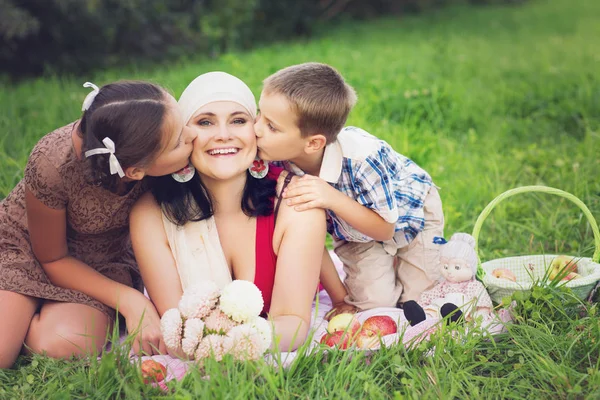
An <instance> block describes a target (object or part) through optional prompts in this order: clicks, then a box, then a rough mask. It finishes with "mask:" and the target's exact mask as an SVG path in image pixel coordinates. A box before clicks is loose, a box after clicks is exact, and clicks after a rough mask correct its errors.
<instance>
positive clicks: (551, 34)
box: [0, 0, 600, 399]
mask: <svg viewBox="0 0 600 400" xmlns="http://www.w3.org/2000/svg"><path fill="white" fill-rule="evenodd" d="M599 20H600V3H598V2H596V1H593V0H580V1H577V2H571V1H567V0H548V1H531V2H528V3H526V4H525V5H523V6H512V7H483V8H471V7H456V8H449V9H444V10H442V11H440V12H436V13H430V14H426V15H422V16H415V17H405V18H388V19H383V20H377V21H370V22H365V23H360V24H348V25H344V26H342V27H341V28H337V29H336V30H334V31H332V32H329V33H327V34H324V35H322V36H321V37H319V38H314V39H312V40H308V41H298V42H294V43H282V44H277V45H272V46H268V47H264V48H261V49H257V50H255V51H253V52H249V53H243V54H237V53H236V54H227V55H225V56H223V57H220V58H219V59H216V60H209V61H207V59H206V58H205V57H203V56H202V55H198V56H197V57H196V56H194V57H190V59H189V60H186V61H185V62H183V61H181V62H176V63H172V64H171V65H168V66H161V67H153V68H151V67H148V68H146V69H144V70H142V71H133V70H132V69H128V70H110V71H104V72H98V73H95V74H91V75H90V76H87V77H84V78H81V79H72V78H47V79H38V80H33V81H28V82H24V83H21V84H19V85H18V86H11V87H3V88H2V90H1V91H0V104H1V105H2V109H3V112H2V114H1V116H0V171H1V172H0V197H2V196H5V195H6V194H8V192H9V191H10V190H11V188H12V187H13V186H14V185H15V184H16V183H17V182H18V180H19V179H20V178H21V177H22V173H23V168H24V166H25V163H26V160H27V156H28V154H29V152H30V150H31V148H32V147H33V145H34V144H35V142H36V141H37V140H38V139H39V138H40V137H41V136H42V135H44V134H45V133H47V132H49V131H51V130H52V129H53V128H56V127H59V126H62V125H64V124H67V123H68V122H70V121H72V120H74V119H76V118H77V117H78V115H79V109H80V105H81V101H82V99H83V97H84V96H85V94H86V93H87V89H83V88H82V87H81V84H82V83H83V82H84V81H85V80H90V81H94V82H95V83H97V84H104V83H107V82H110V81H113V80H116V79H119V78H132V77H135V78H140V79H151V80H153V81H156V82H157V83H160V84H162V85H164V86H166V87H168V88H170V89H171V90H172V92H173V93H174V94H175V95H176V96H178V95H179V94H180V93H181V91H182V90H183V88H184V87H185V86H186V85H187V83H189V82H190V81H191V80H192V79H193V78H194V77H196V76H197V75H198V74H200V73H203V72H206V71H210V70H224V71H227V72H230V73H232V74H234V75H237V76H239V77H240V78H242V79H243V80H244V81H246V82H247V83H248V84H249V85H250V87H251V88H252V89H253V90H254V91H255V93H256V94H259V92H260V85H261V80H262V79H263V78H264V77H266V76H267V75H269V74H270V73H272V72H274V71H276V70H277V69H279V68H281V67H284V66H287V65H290V64H295V63H300V62H304V61H320V62H325V63H329V64H332V65H334V66H335V67H336V68H337V69H339V70H340V72H342V74H343V75H344V76H345V77H346V78H347V80H348V81H349V82H350V83H351V84H352V85H353V86H354V87H355V88H356V90H357V92H358V94H359V103H358V106H357V107H356V109H355V110H354V111H353V112H352V114H351V117H350V121H349V124H352V125H357V126H360V127H362V128H364V129H366V130H368V131H370V132H372V133H374V134H376V135H378V136H380V137H381V138H383V139H385V140H387V141H389V142H390V143H391V144H392V145H393V146H394V147H395V148H396V149H397V150H398V151H399V152H401V153H403V154H405V155H407V156H409V157H411V158H412V159H413V160H415V161H416V162H417V163H419V164H420V165H421V166H422V167H424V168H425V169H426V170H428V171H429V172H430V173H431V175H432V176H433V178H434V180H435V182H436V184H437V185H438V186H440V187H441V188H442V189H441V196H442V200H443V202H444V209H445V215H446V222H447V234H448V236H449V234H451V233H453V232H457V231H466V232H470V231H471V230H472V228H473V224H474V222H475V219H476V218H477V215H478V214H479V213H480V212H481V210H482V209H483V207H484V206H485V205H486V204H487V203H488V202H489V201H491V200H492V199H493V198H494V197H495V196H496V195H498V194H500V193H501V192H503V191H505V190H507V189H510V188H513V187H516V186H521V185H532V184H540V185H548V186H552V187H557V188H560V189H563V190H566V191H568V192H571V193H573V194H575V195H576V196H577V197H579V198H580V199H581V200H583V201H584V202H585V203H586V204H587V206H588V207H589V208H590V209H591V211H592V214H594V215H595V216H599V215H600V179H599V177H600V157H599V156H598V152H599V151H600V133H599V127H600V45H598V40H597V38H600V24H599V23H598V21H599ZM480 240H481V241H480V246H481V250H482V253H481V257H482V259H483V260H484V261H485V260H489V259H491V258H496V257H500V256H507V255H516V254H529V253H540V252H549V253H550V252H554V253H565V254H572V255H581V256H588V257H589V256H591V254H592V252H593V240H592V234H591V230H590V229H589V224H588V223H587V222H586V220H585V218H584V217H583V216H582V213H581V212H580V211H579V210H578V209H577V207H576V206H575V205H573V204H571V203H569V202H566V201H564V200H560V199H558V198H556V199H555V198H552V197H550V196H548V195H522V196H520V197H513V198H511V199H509V200H508V201H506V202H505V203H502V204H501V205H500V206H499V207H498V208H497V210H496V211H495V212H494V213H493V214H492V216H491V217H490V218H488V220H486V221H485V224H484V228H483V231H482V234H481V237H480ZM560 305H561V303H560V302H559V303H556V302H553V301H548V300H543V299H538V300H536V302H535V307H538V308H539V307H544V308H543V309H544V310H545V312H544V313H542V314H543V315H541V316H535V317H533V318H532V317H531V315H529V314H527V313H525V311H523V309H520V312H522V313H523V314H522V315H521V317H527V320H526V321H523V322H521V323H519V324H516V325H514V326H512V327H511V328H510V330H509V333H508V334H506V335H503V336H501V337H499V338H498V341H497V342H494V341H489V340H487V339H484V338H482V337H481V336H477V335H473V334H471V335H469V337H468V338H467V339H465V340H461V341H455V340H453V339H451V338H450V335H449V334H448V333H447V332H446V333H445V334H442V335H440V336H438V337H435V338H434V339H433V340H432V342H431V343H430V344H426V345H422V346H421V347H419V348H417V349H413V350H410V351H406V350H405V349H403V348H402V347H395V348H391V349H388V350H385V351H380V352H378V353H375V354H372V355H368V356H365V354H359V353H355V352H345V353H330V354H329V355H328V356H323V355H311V356H308V357H301V358H300V359H299V360H297V362H296V363H295V364H294V365H293V366H292V368H290V369H287V370H278V369H276V368H273V367H270V366H268V365H267V364H265V363H262V362H261V363H248V364H237V365H236V364H234V363H232V362H231V361H227V362H226V363H225V364H217V363H214V364H211V363H209V364H208V365H207V366H206V369H205V370H203V371H201V372H195V373H192V374H190V375H189V377H188V378H186V379H185V380H184V381H183V382H177V383H175V382H174V383H172V384H171V387H172V388H173V393H174V394H176V395H177V396H179V397H180V398H190V397H192V396H198V397H200V396H202V398H204V396H206V398H209V396H210V397H214V398H222V397H228V398H229V397H230V398H247V397H266V398H333V397H339V398H361V397H369V398H404V397H407V398H439V397H443V398H452V397H460V398H500V397H506V398H523V397H527V398H549V397H553V398H600V367H599V361H598V359H599V355H600V344H599V343H598V340H600V322H599V320H598V318H597V316H595V314H593V313H595V312H596V308H595V307H593V308H592V309H591V311H590V312H581V313H578V312H575V311H573V310H572V309H568V310H567V311H566V312H564V313H562V312H559V310H558V308H560ZM432 349H433V350H432ZM124 354H126V352H123V354H121V353H113V354H112V355H111V356H110V357H105V358H104V359H103V360H102V362H100V363H97V362H86V361H78V362H63V361H54V360H50V359H47V358H44V357H33V358H21V359H20V360H19V363H18V366H17V367H16V368H15V369H13V370H9V371H2V372H0V398H7V399H10V398H89V397H92V398H107V397H127V398H129V397H131V398H136V397H143V398H148V397H149V396H153V395H160V394H161V392H160V390H158V389H153V388H150V387H148V386H146V385H144V384H143V383H142V382H141V378H140V376H139V373H138V371H137V369H136V368H135V367H134V366H131V365H130V364H129V363H128V362H127V360H126V357H125V356H124ZM205 375H209V376H210V378H209V379H202V377H203V376H205Z"/></svg>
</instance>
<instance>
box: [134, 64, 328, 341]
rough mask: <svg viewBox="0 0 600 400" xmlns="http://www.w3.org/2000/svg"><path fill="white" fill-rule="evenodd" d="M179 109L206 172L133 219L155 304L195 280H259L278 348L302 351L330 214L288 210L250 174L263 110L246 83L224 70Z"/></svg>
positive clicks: (145, 201)
mask: <svg viewBox="0 0 600 400" xmlns="http://www.w3.org/2000/svg"><path fill="white" fill-rule="evenodd" d="M179 105H180V107H181V109H182V113H183V116H184V121H185V123H186V124H187V127H188V128H190V129H192V130H193V131H194V132H196V134H197V139H196V141H195V142H194V150H193V152H192V156H191V164H192V166H193V167H195V169H196V171H197V174H196V175H195V176H194V177H193V178H192V179H191V180H190V181H189V182H186V183H179V182H175V181H173V180H170V179H163V178H161V179H160V180H161V181H162V186H161V185H160V184H157V185H155V186H153V194H154V196H151V195H150V194H146V195H144V196H143V197H142V199H140V201H139V202H138V204H136V205H135V207H134V209H133V211H132V215H131V235H132V242H133V247H134V251H135V254H136V258H137V260H138V264H139V266H140V271H141V273H142V277H143V279H144V283H145V285H146V288H147V290H148V293H149V295H150V298H151V299H152V301H153V302H154V304H155V306H156V309H157V310H158V312H159V314H161V315H162V314H163V313H164V312H165V311H166V310H168V309H170V308H174V307H176V306H177V303H178V302H179V299H180V298H181V295H182V294H183V290H184V289H185V288H186V287H187V286H188V285H190V284H191V283H193V282H195V281H198V280H203V279H209V280H213V281H215V282H216V283H217V284H218V285H219V286H220V287H222V286H224V285H225V284H227V283H228V282H230V281H231V280H232V279H244V280H248V281H251V282H254V283H255V284H256V285H257V286H258V287H259V289H261V292H262V294H263V298H264V300H265V309H264V310H263V311H264V312H265V313H266V314H268V317H269V319H270V320H271V321H272V322H273V323H274V329H275V334H276V336H278V340H276V341H275V342H274V343H276V344H277V345H278V346H279V349H281V350H284V351H285V350H290V349H295V348H297V347H298V346H299V345H300V344H301V343H302V342H304V340H305V338H306V334H307V333H308V329H309V324H310V316H311V315H310V313H311V306H312V300H313V298H314V296H315V293H316V288H317V283H318V278H319V269H320V265H321V258H322V254H323V247H324V244H325V215H324V213H323V211H322V210H317V209H315V210H310V211H304V212H302V213H298V212H296V211H294V210H293V208H291V207H288V206H287V205H286V204H285V202H281V203H279V202H278V198H276V196H275V180H274V176H273V174H271V176H266V177H263V178H262V179H261V176H262V175H264V171H261V170H262V168H260V165H259V168H258V169H256V168H254V171H252V172H250V171H249V167H253V162H254V159H255V156H256V152H257V147H256V136H255V134H254V128H253V123H254V119H255V117H256V102H255V99H254V96H253V95H252V92H251V91H250V89H249V88H248V87H247V86H246V85H245V84H244V83H243V82H242V81H241V80H239V79H237V78H235V77H233V76H231V75H229V74H226V73H223V72H211V73H208V74H204V75H201V76H199V77H198V78H196V79H195V80H194V81H193V82H192V83H191V84H190V85H189V86H188V87H187V88H186V89H185V91H184V92H183V94H182V95H181V98H180V99H179ZM257 164H258V163H257ZM260 172H263V173H260ZM253 175H255V176H256V177H255V176H253ZM274 201H275V202H276V203H275V204H274Z"/></svg>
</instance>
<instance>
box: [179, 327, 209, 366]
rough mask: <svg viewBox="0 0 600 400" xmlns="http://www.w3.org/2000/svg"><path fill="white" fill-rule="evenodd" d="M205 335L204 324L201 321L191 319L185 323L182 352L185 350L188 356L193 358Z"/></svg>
mask: <svg viewBox="0 0 600 400" xmlns="http://www.w3.org/2000/svg"><path fill="white" fill-rule="evenodd" d="M203 335H204V322H202V320H201V319H199V318H191V319H188V320H187V321H185V329H184V330H183V339H181V350H183V352H184V353H185V354H186V355H187V356H189V357H193V356H194V353H196V348H197V347H198V344H199V343H200V340H202V336H203Z"/></svg>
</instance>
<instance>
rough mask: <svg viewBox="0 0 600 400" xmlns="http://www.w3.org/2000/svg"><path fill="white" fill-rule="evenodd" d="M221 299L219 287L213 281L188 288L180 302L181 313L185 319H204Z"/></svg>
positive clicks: (202, 282)
mask: <svg viewBox="0 0 600 400" xmlns="http://www.w3.org/2000/svg"><path fill="white" fill-rule="evenodd" d="M218 299H219V287H218V286H217V284H216V283H214V282H213V281H201V282H198V283H196V284H194V285H191V286H188V287H187V289H186V290H185V291H184V292H183V296H181V300H179V311H180V312H181V315H183V316H184V317H185V318H204V317H206V316H207V315H208V313H210V310H212V309H213V308H214V307H215V306H216V304H217V300H218Z"/></svg>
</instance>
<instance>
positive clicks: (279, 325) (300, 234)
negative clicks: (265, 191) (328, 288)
mask: <svg viewBox="0 0 600 400" xmlns="http://www.w3.org/2000/svg"><path fill="white" fill-rule="evenodd" d="M325 233H326V226H325V212H324V211H323V210H321V209H311V210H307V211H303V212H297V211H295V210H294V209H293V208H291V207H289V206H287V205H286V204H285V203H284V202H282V204H281V208H280V210H279V215H278V218H277V224H276V225H275V234H274V241H275V243H274V248H275V249H276V253H277V267H276V272H275V285H274V287H273V295H272V300H271V309H270V312H269V319H270V320H271V321H272V322H273V324H274V328H275V336H276V340H275V342H274V344H273V346H274V347H275V346H276V347H277V348H278V350H280V351H291V350H295V349H296V348H298V346H300V345H301V344H302V343H304V341H305V340H306V335H307V333H308V329H309V327H310V320H311V312H312V303H313V299H314V298H315V294H316V289H317V284H318V281H319V272H320V269H321V261H322V258H323V248H324V246H325Z"/></svg>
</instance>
